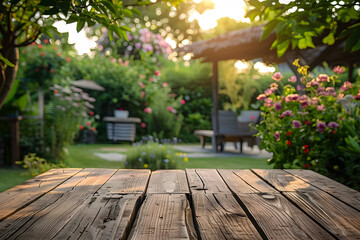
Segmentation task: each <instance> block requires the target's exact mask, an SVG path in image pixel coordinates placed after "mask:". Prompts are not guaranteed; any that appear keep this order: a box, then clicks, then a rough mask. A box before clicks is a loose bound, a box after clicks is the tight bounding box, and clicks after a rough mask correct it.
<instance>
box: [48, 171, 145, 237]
mask: <svg viewBox="0 0 360 240" xmlns="http://www.w3.org/2000/svg"><path fill="white" fill-rule="evenodd" d="M149 176H150V170H146V169H142V170H118V171H117V172H116V173H115V174H114V175H112V176H111V177H110V178H109V179H108V180H107V182H106V183H105V184H104V185H103V186H102V187H101V188H100V189H99V190H97V192H96V193H94V194H92V195H89V197H88V198H87V199H86V201H84V204H83V205H82V206H81V207H80V208H79V210H78V214H76V215H75V216H74V217H73V218H71V220H70V221H69V222H67V224H66V225H65V226H64V227H63V228H62V229H61V231H60V232H59V233H57V235H56V236H55V237H54V239H59V240H61V239H126V237H127V235H128V234H129V232H130V228H131V224H132V222H133V220H134V218H135V214H136V211H137V209H138V208H139V207H140V204H141V199H142V197H143V196H144V194H145V189H146V185H147V181H148V179H149ZM127 193H130V194H128V195H126V194H127ZM132 193H136V195H134V194H132Z"/></svg>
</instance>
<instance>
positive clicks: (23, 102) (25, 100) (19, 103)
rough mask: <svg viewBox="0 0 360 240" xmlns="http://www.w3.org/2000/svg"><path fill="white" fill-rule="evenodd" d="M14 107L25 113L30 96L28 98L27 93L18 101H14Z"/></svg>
mask: <svg viewBox="0 0 360 240" xmlns="http://www.w3.org/2000/svg"><path fill="white" fill-rule="evenodd" d="M13 105H15V106H16V107H18V108H19V109H20V111H23V110H24V109H25V108H26V106H27V105H28V96H27V94H26V93H25V94H24V95H22V96H21V97H20V98H18V99H16V100H15V101H14V103H13Z"/></svg>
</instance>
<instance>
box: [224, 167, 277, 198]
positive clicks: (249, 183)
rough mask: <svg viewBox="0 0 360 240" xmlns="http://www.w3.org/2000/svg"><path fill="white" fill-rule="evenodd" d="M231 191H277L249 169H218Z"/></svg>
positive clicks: (239, 192) (238, 192)
mask: <svg viewBox="0 0 360 240" xmlns="http://www.w3.org/2000/svg"><path fill="white" fill-rule="evenodd" d="M218 172H219V174H220V175H221V177H222V178H223V179H224V181H225V183H226V184H227V185H228V186H229V188H230V189H231V191H232V192H234V193H237V194H241V193H277V192H278V191H277V190H275V189H274V188H273V187H271V186H270V185H269V184H267V183H265V182H264V181H263V180H262V179H260V178H259V177H258V176H256V175H255V174H254V173H253V172H251V171H250V170H247V169H246V170H240V169H237V170H228V169H220V170H218Z"/></svg>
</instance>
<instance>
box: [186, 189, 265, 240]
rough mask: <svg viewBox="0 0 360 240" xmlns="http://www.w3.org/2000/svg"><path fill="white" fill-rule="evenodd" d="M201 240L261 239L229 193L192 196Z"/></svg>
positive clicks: (199, 193)
mask: <svg viewBox="0 0 360 240" xmlns="http://www.w3.org/2000/svg"><path fill="white" fill-rule="evenodd" d="M192 201H193V205H194V213H195V218H196V222H197V225H198V230H199V234H200V237H201V239H211V240H212V239H262V237H261V236H260V234H259V233H258V231H257V230H256V228H255V227H254V225H253V224H252V223H251V221H250V219H249V218H248V217H247V215H246V214H245V212H244V211H243V210H242V208H241V207H240V205H239V204H238V203H237V201H236V200H235V198H234V197H233V196H232V194H230V193H208V194H206V193H201V192H198V193H195V194H192Z"/></svg>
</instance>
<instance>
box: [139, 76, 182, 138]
mask: <svg viewBox="0 0 360 240" xmlns="http://www.w3.org/2000/svg"><path fill="white" fill-rule="evenodd" d="M139 91H141V98H142V100H143V106H144V114H145V116H144V118H143V122H142V124H141V127H142V128H143V129H144V130H145V131H146V132H147V133H148V134H152V135H154V136H156V137H158V138H164V137H165V138H172V137H177V136H178V135H179V132H180V128H181V124H182V120H183V116H182V115H181V114H178V111H177V109H179V108H180V107H181V106H182V105H184V104H185V103H186V102H185V100H184V99H182V97H181V96H180V97H177V98H176V95H174V94H171V92H170V91H171V89H170V87H169V86H168V84H167V83H166V82H163V83H161V82H160V73H159V71H155V73H154V76H153V77H150V78H149V79H148V80H147V81H146V83H144V82H142V81H140V82H139Z"/></svg>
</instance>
